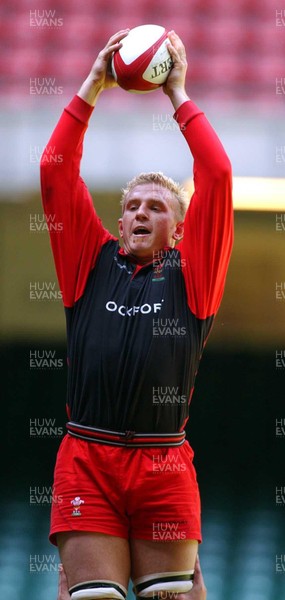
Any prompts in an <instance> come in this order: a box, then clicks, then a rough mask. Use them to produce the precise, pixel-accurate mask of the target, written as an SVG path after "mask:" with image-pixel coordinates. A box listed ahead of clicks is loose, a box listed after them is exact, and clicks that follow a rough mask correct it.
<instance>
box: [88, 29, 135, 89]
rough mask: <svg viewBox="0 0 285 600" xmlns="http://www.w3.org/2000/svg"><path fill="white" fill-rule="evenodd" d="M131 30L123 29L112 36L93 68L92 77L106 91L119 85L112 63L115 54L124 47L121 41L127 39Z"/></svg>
mask: <svg viewBox="0 0 285 600" xmlns="http://www.w3.org/2000/svg"><path fill="white" fill-rule="evenodd" d="M129 31H130V30H129V29H122V30H121V31H118V32H117V33H115V34H114V35H112V36H111V37H110V39H109V41H108V42H107V44H106V46H105V48H103V50H101V52H99V54H98V56H97V58H96V60H95V62H94V65H93V66H92V69H91V72H90V77H91V78H92V79H93V81H94V83H95V82H96V84H97V85H99V86H100V87H101V88H103V89H106V88H110V87H114V86H116V85H118V84H117V83H116V81H115V79H114V77H113V75H112V73H111V69H110V63H111V58H112V54H113V52H116V50H119V49H120V48H121V47H122V43H121V40H122V39H123V38H125V37H126V36H127V35H128V33H129Z"/></svg>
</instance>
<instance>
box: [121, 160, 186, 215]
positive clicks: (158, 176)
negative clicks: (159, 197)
mask: <svg viewBox="0 0 285 600" xmlns="http://www.w3.org/2000/svg"><path fill="white" fill-rule="evenodd" d="M147 183H154V184H156V185H161V186H162V187H163V188H165V189H166V190H169V191H170V193H171V194H172V197H173V198H174V199H176V200H177V202H178V211H176V210H175V213H176V214H177V217H178V219H179V221H184V217H185V214H186V211H187V208H188V205H189V197H188V194H187V192H186V190H185V189H184V188H183V187H182V186H181V185H180V184H179V183H177V182H176V181H174V180H173V179H171V177H166V176H165V175H163V173H162V172H161V171H158V172H150V173H140V174H139V175H137V176H136V177H134V178H133V179H131V181H128V183H127V185H126V187H125V188H123V189H122V198H121V206H122V210H124V204H125V201H126V199H127V196H128V194H129V193H130V192H131V191H132V190H133V189H134V188H135V187H136V186H137V185H144V184H147Z"/></svg>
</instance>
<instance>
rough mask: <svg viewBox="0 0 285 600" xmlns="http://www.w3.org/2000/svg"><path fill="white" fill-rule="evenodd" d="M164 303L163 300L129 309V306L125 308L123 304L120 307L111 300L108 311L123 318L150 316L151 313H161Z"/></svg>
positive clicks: (107, 307) (107, 305)
mask: <svg viewBox="0 0 285 600" xmlns="http://www.w3.org/2000/svg"><path fill="white" fill-rule="evenodd" d="M162 302H164V300H162V301H161V302H155V303H153V304H142V305H141V306H130V307H129V306H124V305H123V304H121V305H120V306H118V304H117V303H116V302H114V301H112V300H110V301H109V302H107V304H106V309H107V310H108V311H109V312H117V313H119V315H121V316H122V317H133V316H135V315H137V314H141V315H148V314H149V313H152V312H153V313H157V312H159V311H160V310H161V307H162Z"/></svg>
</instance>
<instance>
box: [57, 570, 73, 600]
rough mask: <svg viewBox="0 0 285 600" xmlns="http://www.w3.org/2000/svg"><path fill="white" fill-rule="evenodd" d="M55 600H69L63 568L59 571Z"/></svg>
mask: <svg viewBox="0 0 285 600" xmlns="http://www.w3.org/2000/svg"><path fill="white" fill-rule="evenodd" d="M57 600H70V594H69V591H68V587H67V579H66V575H65V571H64V569H63V567H62V568H61V570H60V571H59V579H58V594H57Z"/></svg>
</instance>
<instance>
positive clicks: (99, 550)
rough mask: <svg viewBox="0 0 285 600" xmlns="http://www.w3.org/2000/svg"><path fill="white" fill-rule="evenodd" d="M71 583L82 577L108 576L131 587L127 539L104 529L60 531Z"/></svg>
mask: <svg viewBox="0 0 285 600" xmlns="http://www.w3.org/2000/svg"><path fill="white" fill-rule="evenodd" d="M57 543H58V548H59V553H60V559H61V562H62V563H63V567H64V570H65V573H66V576H67V582H68V587H69V588H70V587H73V586H74V585H76V584H79V583H82V582H83V581H96V580H98V579H101V580H109V581H114V582H116V583H119V584H121V585H122V586H124V587H125V588H127V587H128V581H129V578H130V548H129V542H128V540H126V539H124V538H120V537H116V536H111V535H106V534H103V533H88V532H81V531H70V532H63V533H58V534H57Z"/></svg>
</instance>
